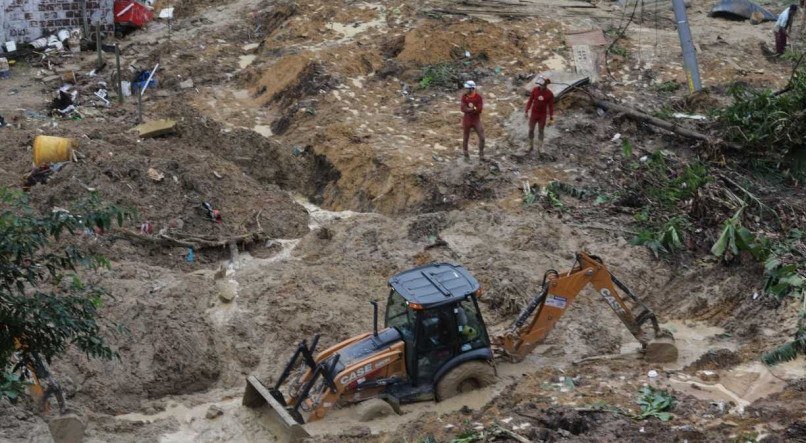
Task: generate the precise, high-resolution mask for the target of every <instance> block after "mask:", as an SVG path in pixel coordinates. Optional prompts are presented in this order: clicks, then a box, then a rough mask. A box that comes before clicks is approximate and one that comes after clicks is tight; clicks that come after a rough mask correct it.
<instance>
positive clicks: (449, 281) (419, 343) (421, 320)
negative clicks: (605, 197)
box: [243, 252, 677, 441]
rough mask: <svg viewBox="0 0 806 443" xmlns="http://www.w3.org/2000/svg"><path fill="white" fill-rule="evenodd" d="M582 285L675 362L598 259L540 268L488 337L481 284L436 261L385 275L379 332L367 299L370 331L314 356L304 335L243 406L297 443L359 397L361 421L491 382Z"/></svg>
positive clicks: (663, 339) (645, 313)
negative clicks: (523, 297)
mask: <svg viewBox="0 0 806 443" xmlns="http://www.w3.org/2000/svg"><path fill="white" fill-rule="evenodd" d="M588 284H591V285H592V286H593V288H594V289H595V290H596V292H597V293H598V294H599V295H601V296H602V297H603V298H604V299H605V301H606V302H607V304H608V305H609V306H610V307H611V308H612V309H613V311H614V312H615V313H616V315H617V316H618V318H619V319H620V320H621V321H622V322H623V323H624V324H625V325H626V326H627V329H629V331H630V332H631V333H632V335H633V336H634V337H635V338H636V339H637V340H638V342H640V343H641V345H642V350H643V352H644V358H645V359H650V360H652V361H656V362H668V361H674V360H676V359H677V348H676V347H675V346H674V338H673V337H672V336H671V333H669V332H668V331H665V330H661V328H660V327H659V326H658V321H657V318H656V317H655V314H654V313H653V312H652V311H651V310H650V309H649V308H648V307H647V306H646V305H645V304H644V303H642V302H641V301H640V300H639V299H638V298H637V297H636V296H635V295H634V294H633V292H632V291H631V290H630V289H629V288H627V286H625V285H624V284H623V283H622V282H620V281H619V280H618V279H617V278H616V277H614V276H613V275H612V274H611V273H610V271H608V269H607V268H606V267H605V266H604V264H603V263H602V261H601V260H600V259H599V258H598V257H596V256H592V255H588V254H587V253H584V252H580V253H578V254H576V260H575V262H574V265H573V267H572V269H571V270H569V271H567V272H564V273H560V272H557V271H555V270H549V271H547V272H546V273H545V274H544V278H543V284H542V287H541V290H540V292H539V293H538V294H537V295H535V296H534V297H533V298H532V299H531V300H530V301H529V303H528V304H527V305H526V306H525V307H524V308H523V310H522V311H521V313H520V314H519V315H518V317H517V318H516V319H515V321H514V322H513V323H512V325H511V326H510V327H508V328H507V329H506V330H505V331H504V332H503V333H502V334H500V335H498V336H495V337H490V336H489V334H488V331H487V328H486V326H485V324H484V319H483V318H482V316H481V311H480V310H479V305H478V299H479V297H480V295H481V290H480V285H479V283H478V281H477V280H476V279H475V278H474V277H473V276H472V275H471V274H470V273H469V272H468V270H467V269H465V268H464V267H462V266H459V265H454V264H448V263H434V264H429V265H425V266H420V267H416V268H413V269H410V270H407V271H404V272H401V273H399V274H397V275H395V276H393V277H392V278H391V279H389V286H390V292H389V297H388V299H387V303H386V313H385V318H384V329H382V330H378V304H377V303H376V302H372V304H373V308H374V309H373V313H374V315H373V324H374V328H373V332H368V333H365V334H361V335H359V336H356V337H353V338H351V339H348V340H345V341H342V342H341V343H338V344H336V345H333V346H331V347H329V348H327V349H325V350H323V351H321V352H319V353H318V354H314V353H315V352H316V347H317V344H318V342H319V336H318V335H317V336H315V337H313V339H312V340H311V342H310V343H308V342H307V341H306V340H303V341H302V342H301V343H300V344H299V345H298V346H297V348H296V351H295V352H294V355H293V357H292V358H291V360H290V361H289V362H288V364H287V365H286V366H285V369H284V370H283V371H282V373H281V374H280V376H279V377H278V378H277V379H275V381H274V383H272V384H264V383H262V382H261V381H260V380H258V379H257V378H256V377H254V376H250V377H248V378H247V385H246V391H245V393H244V398H243V404H244V405H246V406H249V407H261V406H264V405H266V404H268V405H269V406H270V407H269V408H268V409H267V410H268V411H269V413H270V414H273V415H274V418H275V419H277V420H278V421H279V422H280V424H282V426H283V429H284V431H285V435H284V436H281V439H284V440H286V441H299V440H300V439H302V438H304V437H306V436H307V435H308V434H307V432H306V431H305V429H304V428H303V427H302V425H303V424H304V423H307V422H311V421H315V420H319V419H321V418H323V417H324V416H325V415H326V414H327V412H328V410H330V409H332V408H334V407H337V406H341V405H348V404H354V403H361V405H359V407H358V410H359V415H360V418H361V419H370V418H372V417H373V416H374V415H382V414H385V413H390V412H393V411H395V412H399V405H400V404H401V403H410V402H414V401H423V400H436V401H440V400H444V399H446V398H449V397H452V396H454V395H457V394H459V393H462V392H466V391H469V390H472V389H477V388H480V387H483V386H486V385H489V384H492V383H494V381H495V378H496V373H495V367H494V366H493V362H494V359H496V358H503V359H506V360H509V361H520V360H523V359H524V358H525V357H526V356H527V355H528V354H529V353H530V352H531V351H532V350H533V349H534V348H535V347H536V346H537V345H539V344H540V343H541V342H542V341H543V339H544V338H545V337H546V335H547V334H548V333H549V332H550V331H551V329H552V328H553V327H554V325H555V324H556V323H557V321H558V320H559V318H560V317H562V315H563V314H564V313H565V311H566V310H567V309H568V307H569V306H570V305H571V303H572V302H573V301H574V298H575V297H576V296H577V295H578V293H579V292H580V291H581V290H582V289H583V288H585V287H586V286H587V285H588ZM619 290H621V291H622V293H620V292H619ZM285 384H287V385H288V386H286V387H285V388H284V385H285ZM283 390H284V391H285V392H283Z"/></svg>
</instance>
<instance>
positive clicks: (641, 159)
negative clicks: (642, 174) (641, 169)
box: [638, 155, 649, 163]
mask: <svg viewBox="0 0 806 443" xmlns="http://www.w3.org/2000/svg"><path fill="white" fill-rule="evenodd" d="M647 160H649V156H646V155H645V156H643V157H641V158H639V159H638V161H640V162H641V163H645V162H646V161H647Z"/></svg>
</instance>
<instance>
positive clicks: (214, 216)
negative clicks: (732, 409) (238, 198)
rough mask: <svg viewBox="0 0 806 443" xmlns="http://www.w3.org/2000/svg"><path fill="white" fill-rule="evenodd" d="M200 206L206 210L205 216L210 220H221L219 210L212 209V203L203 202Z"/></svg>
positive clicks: (218, 221)
mask: <svg viewBox="0 0 806 443" xmlns="http://www.w3.org/2000/svg"><path fill="white" fill-rule="evenodd" d="M202 207H204V210H205V211H207V216H208V217H210V220H212V221H214V222H216V223H221V222H222V219H221V212H219V211H218V209H214V208H213V205H211V204H210V203H208V202H203V203H202Z"/></svg>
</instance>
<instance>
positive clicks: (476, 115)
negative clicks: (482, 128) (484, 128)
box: [461, 92, 484, 122]
mask: <svg viewBox="0 0 806 443" xmlns="http://www.w3.org/2000/svg"><path fill="white" fill-rule="evenodd" d="M471 104H472V105H473V108H471V107H470V105H471ZM482 109H484V100H482V99H481V95H480V94H479V93H478V92H473V93H472V94H462V106H461V110H462V112H463V113H464V114H465V116H464V117H463V118H462V120H463V121H465V122H473V121H478V120H479V119H480V118H481V111H482Z"/></svg>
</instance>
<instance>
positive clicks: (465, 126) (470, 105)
mask: <svg viewBox="0 0 806 443" xmlns="http://www.w3.org/2000/svg"><path fill="white" fill-rule="evenodd" d="M483 109H484V101H483V100H482V99H481V95H480V94H479V93H478V92H476V82H474V81H473V80H468V81H466V82H465V93H464V94H462V106H461V110H462V113H463V114H464V116H463V117H462V130H463V131H464V134H463V138H462V151H464V154H465V159H469V158H470V154H469V153H468V152H467V142H468V141H469V139H470V130H475V131H476V135H478V137H479V159H481V160H484V126H482V124H481V111H482V110H483Z"/></svg>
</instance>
